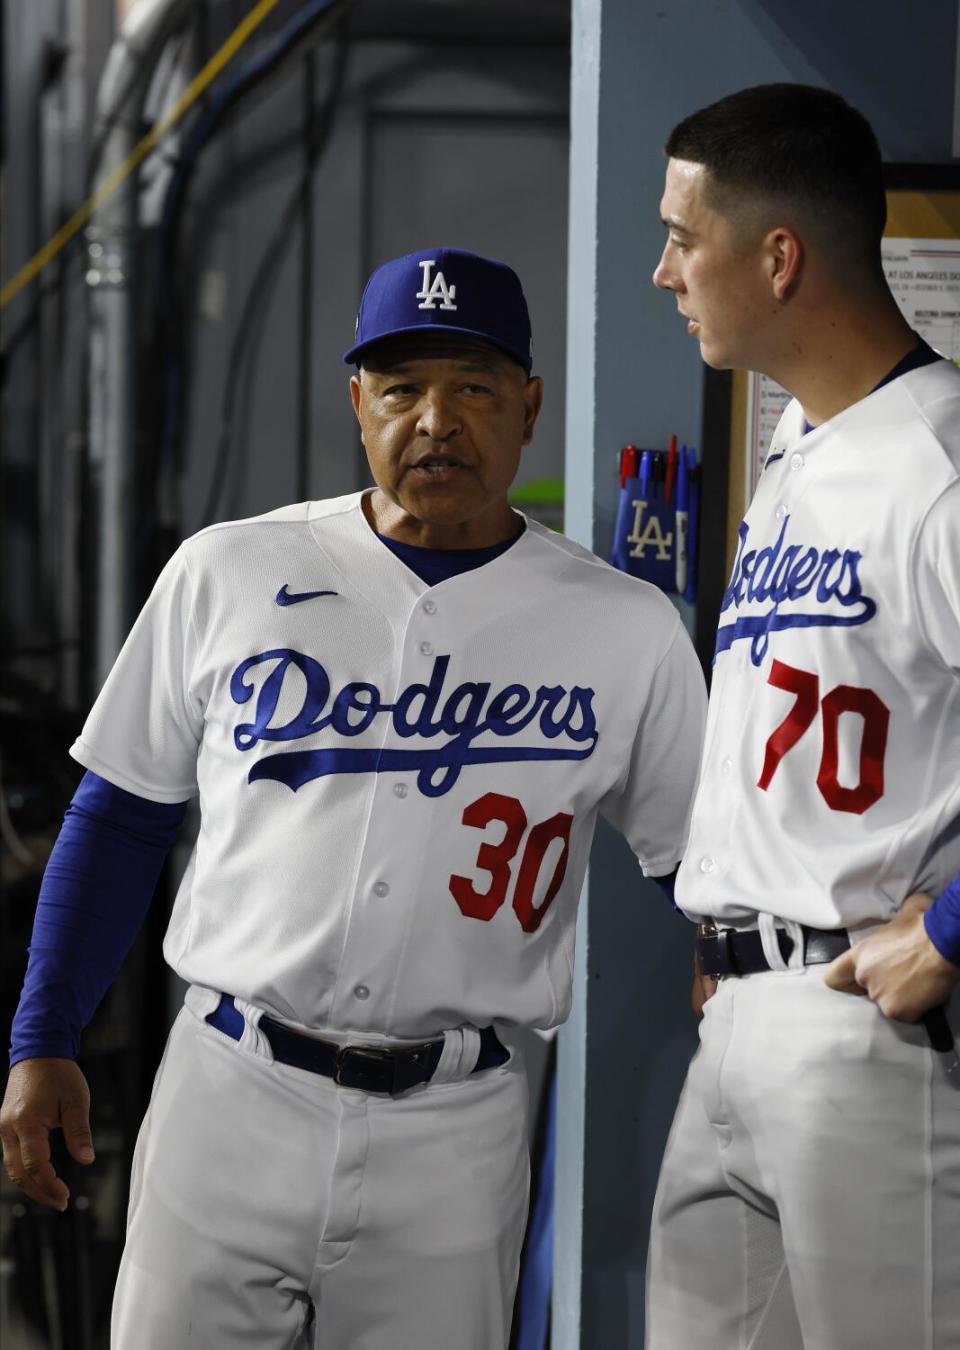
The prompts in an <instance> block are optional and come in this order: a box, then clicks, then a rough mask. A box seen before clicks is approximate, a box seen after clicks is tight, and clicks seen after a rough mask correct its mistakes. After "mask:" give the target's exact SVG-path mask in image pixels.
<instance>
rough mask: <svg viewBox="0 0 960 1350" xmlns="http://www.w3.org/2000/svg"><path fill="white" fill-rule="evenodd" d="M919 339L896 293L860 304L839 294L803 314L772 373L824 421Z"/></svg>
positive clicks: (809, 413)
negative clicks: (894, 298) (897, 300)
mask: <svg viewBox="0 0 960 1350" xmlns="http://www.w3.org/2000/svg"><path fill="white" fill-rule="evenodd" d="M916 342H917V335H916V333H915V332H914V331H913V329H911V328H910V326H909V324H908V323H907V321H906V320H905V319H904V317H903V315H902V314H901V313H900V311H899V309H897V307H896V305H895V303H894V302H893V300H892V298H890V297H888V296H882V297H880V298H879V299H878V300H877V301H875V302H874V303H873V304H869V303H868V304H862V305H861V304H859V303H858V302H857V301H854V300H852V299H850V298H847V297H838V298H837V302H836V304H830V305H821V306H818V308H817V309H816V310H815V311H812V312H811V313H810V315H809V317H808V318H807V319H806V320H805V321H804V318H803V317H802V316H801V318H800V320H799V322H796V323H795V324H794V328H793V331H792V332H791V334H790V341H789V344H788V345H787V346H786V347H785V349H784V350H783V351H782V352H781V354H780V357H779V359H778V360H777V361H776V362H775V365H776V369H773V368H771V369H770V370H769V371H768V372H767V373H768V374H770V375H772V376H773V378H774V379H775V380H777V381H778V383H780V384H782V385H783V386H784V388H785V389H788V390H789V391H790V393H791V394H793V396H794V397H795V398H797V399H798V400H799V401H800V403H801V405H802V406H803V412H804V416H805V417H806V420H807V421H808V422H809V423H811V425H813V426H819V425H820V424H821V423H822V422H826V421H828V420H829V419H830V418H831V417H836V415H837V414H838V413H841V412H843V410H844V409H845V408H849V407H851V406H852V405H853V404H854V403H858V402H859V401H860V399H862V398H866V396H867V395H868V394H869V393H870V392H871V391H872V390H873V389H875V388H876V386H877V385H878V384H879V383H880V381H881V380H882V379H883V378H884V376H885V375H887V374H888V373H889V372H890V371H891V370H892V369H893V367H894V366H895V365H896V364H897V362H898V361H900V360H902V359H903V357H904V356H906V354H907V352H909V351H910V350H911V349H912V348H913V347H914V346H916Z"/></svg>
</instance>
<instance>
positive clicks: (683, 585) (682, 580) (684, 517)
mask: <svg viewBox="0 0 960 1350" xmlns="http://www.w3.org/2000/svg"><path fill="white" fill-rule="evenodd" d="M689 508H690V478H689V474H688V471H687V447H686V446H685V445H681V447H680V456H679V459H678V461H677V518H676V532H677V542H676V548H675V550H674V556H675V557H676V560H677V591H678V593H679V594H680V595H683V593H684V591H685V590H686V589H687V526H688V525H689V516H688V511H689Z"/></svg>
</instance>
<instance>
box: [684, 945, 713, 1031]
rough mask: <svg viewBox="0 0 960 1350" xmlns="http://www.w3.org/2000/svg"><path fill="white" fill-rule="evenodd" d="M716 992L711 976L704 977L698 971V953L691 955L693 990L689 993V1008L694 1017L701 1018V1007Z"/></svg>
mask: <svg viewBox="0 0 960 1350" xmlns="http://www.w3.org/2000/svg"><path fill="white" fill-rule="evenodd" d="M716 992H717V981H716V980H715V979H714V977H713V976H712V975H704V974H703V973H702V971H701V970H700V953H699V952H694V953H693V989H692V991H691V993H690V1006H691V1008H692V1009H693V1015H694V1017H702V1016H703V1005H704V1004H705V1003H706V1001H707V999H710V998H713V996H714V994H715V993H716Z"/></svg>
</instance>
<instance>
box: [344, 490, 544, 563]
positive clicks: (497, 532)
mask: <svg viewBox="0 0 960 1350" xmlns="http://www.w3.org/2000/svg"><path fill="white" fill-rule="evenodd" d="M362 505H363V511H364V514H365V516H366V517H367V520H368V522H369V523H370V525H371V526H372V527H373V529H374V530H376V532H377V533H378V534H383V535H386V536H387V538H388V539H395V540H396V541H397V543H399V544H414V545H416V546H417V547H418V548H433V549H482V548H493V547H494V546H495V545H497V544H504V543H506V542H507V540H508V539H515V538H516V536H517V535H518V534H520V533H521V531H522V529H523V522H522V519H521V517H520V516H518V515H517V513H516V512H515V511H514V510H512V509H511V507H510V506H509V505H508V504H507V502H506V501H503V502H501V503H498V504H497V505H496V506H495V507H492V508H491V509H490V510H488V511H485V512H483V513H482V514H481V515H479V516H475V517H473V518H472V519H469V520H462V521H458V520H449V521H447V520H421V519H418V518H417V517H416V516H413V515H411V514H409V513H408V512H407V511H405V510H404V509H403V508H402V507H401V506H400V505H399V503H397V502H394V501H392V500H391V499H390V498H389V497H388V496H387V495H386V493H385V492H383V491H382V490H381V489H379V488H375V489H374V491H373V492H369V493H367V494H366V495H365V496H364V497H363V499H362Z"/></svg>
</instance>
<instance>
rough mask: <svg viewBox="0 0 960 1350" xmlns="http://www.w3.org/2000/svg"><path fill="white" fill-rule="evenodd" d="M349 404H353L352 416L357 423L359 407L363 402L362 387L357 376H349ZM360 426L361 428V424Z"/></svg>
mask: <svg viewBox="0 0 960 1350" xmlns="http://www.w3.org/2000/svg"><path fill="white" fill-rule="evenodd" d="M350 402H351V403H352V404H353V411H354V415H355V417H356V419H357V421H358V422H360V406H361V404H362V402H363V387H362V385H361V384H360V376H359V374H357V375H351V376H350ZM360 425H361V426H363V423H362V422H360Z"/></svg>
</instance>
